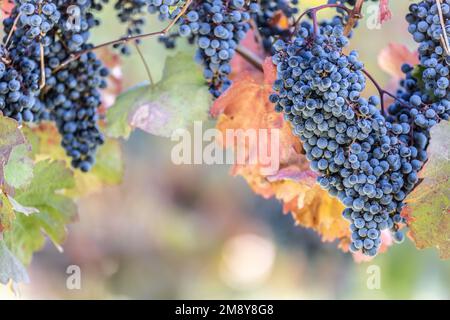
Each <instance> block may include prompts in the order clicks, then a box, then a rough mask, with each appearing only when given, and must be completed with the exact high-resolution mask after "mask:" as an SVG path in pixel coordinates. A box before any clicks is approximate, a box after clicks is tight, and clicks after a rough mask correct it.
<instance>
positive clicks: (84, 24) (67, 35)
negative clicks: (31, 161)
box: [0, 0, 108, 171]
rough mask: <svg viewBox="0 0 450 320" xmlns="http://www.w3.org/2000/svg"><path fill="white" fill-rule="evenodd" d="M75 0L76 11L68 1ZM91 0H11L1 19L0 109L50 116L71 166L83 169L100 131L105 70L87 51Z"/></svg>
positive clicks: (29, 117)
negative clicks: (11, 6) (8, 11)
mask: <svg viewBox="0 0 450 320" xmlns="http://www.w3.org/2000/svg"><path fill="white" fill-rule="evenodd" d="M74 4H76V6H77V13H78V16H77V17H75V18H76V19H74V17H73V16H72V14H73V11H72V10H70V6H72V5H74ZM99 6H100V5H99V4H98V3H97V4H96V3H94V2H93V1H92V0H77V1H75V2H74V3H68V2H67V1H64V0H57V1H51V2H50V1H42V0H27V1H16V2H15V7H14V9H13V11H12V14H11V16H10V17H9V18H7V19H5V20H4V28H5V33H6V36H5V38H4V40H3V42H4V43H3V46H2V50H1V57H2V63H1V64H0V74H1V77H0V79H1V80H0V108H1V111H2V113H3V114H4V115H6V116H9V117H13V118H15V119H16V120H18V121H19V122H21V121H22V120H23V121H33V122H40V121H44V120H50V121H54V122H55V123H56V126H57V128H58V130H59V132H60V134H61V136H62V146H63V147H64V148H65V150H66V152H67V155H68V156H70V157H71V158H72V165H73V167H75V168H79V169H80V170H82V171H88V170H89V169H90V168H91V166H92V164H93V163H94V159H95V151H96V148H97V146H98V145H100V144H102V143H103V136H102V134H101V132H100V130H99V128H98V125H97V122H98V115H97V109H98V107H99V106H100V92H99V89H102V88H105V87H106V81H105V80H104V77H105V76H107V74H108V70H107V69H106V68H104V67H103V66H102V63H101V62H100V61H99V60H98V59H97V58H96V56H95V54H94V53H92V52H87V53H84V54H81V55H80V57H79V58H78V59H74V60H73V61H72V62H70V63H68V64H67V65H63V63H64V62H65V61H68V60H69V59H71V58H72V57H73V55H76V54H78V53H80V52H83V51H85V50H87V49H89V48H91V47H92V45H91V44H89V42H88V39H89V35H90V30H91V29H92V28H93V27H94V26H96V25H98V23H99V22H98V21H97V20H96V19H95V18H94V16H93V13H92V12H91V11H92V10H93V9H95V8H99Z"/></svg>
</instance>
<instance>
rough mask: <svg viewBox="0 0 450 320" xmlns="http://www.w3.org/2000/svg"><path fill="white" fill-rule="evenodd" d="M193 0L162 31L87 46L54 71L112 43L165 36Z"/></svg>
mask: <svg viewBox="0 0 450 320" xmlns="http://www.w3.org/2000/svg"><path fill="white" fill-rule="evenodd" d="M192 2H193V0H187V1H186V3H185V4H184V5H183V7H182V9H181V11H180V13H178V15H177V16H176V17H175V18H174V19H173V20H172V21H171V22H170V23H169V24H168V25H167V26H166V27H165V28H164V29H162V30H160V31H155V32H150V33H143V34H138V35H136V36H128V37H125V38H120V39H116V40H112V41H108V42H105V43H101V44H99V45H96V46H93V47H91V48H87V49H85V50H82V51H80V52H77V53H74V54H71V55H70V57H69V58H68V59H67V60H65V61H63V62H62V63H61V64H60V65H59V66H58V67H56V68H55V69H54V70H53V72H57V71H58V70H60V69H61V68H63V67H65V66H67V65H68V64H69V63H71V62H72V61H75V60H77V59H79V58H80V57H81V56H82V55H83V54H86V53H88V52H91V51H94V50H97V49H100V48H103V47H107V46H110V45H114V44H121V43H128V42H130V41H133V40H138V39H143V38H149V37H153V36H164V35H166V34H167V33H168V32H169V31H170V29H172V27H173V26H174V25H175V23H177V21H178V20H179V19H180V18H181V16H183V15H184V14H185V13H186V11H187V9H188V8H189V6H190V5H191V4H192Z"/></svg>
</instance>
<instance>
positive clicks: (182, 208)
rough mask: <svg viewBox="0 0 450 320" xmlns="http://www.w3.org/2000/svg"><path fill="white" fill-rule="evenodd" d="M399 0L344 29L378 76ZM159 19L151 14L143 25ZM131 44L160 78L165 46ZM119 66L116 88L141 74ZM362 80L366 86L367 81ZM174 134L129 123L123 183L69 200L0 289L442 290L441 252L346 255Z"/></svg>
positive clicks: (300, 293) (127, 61) (94, 292)
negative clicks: (54, 227) (71, 212)
mask: <svg viewBox="0 0 450 320" xmlns="http://www.w3.org/2000/svg"><path fill="white" fill-rule="evenodd" d="M300 2H302V4H303V5H319V4H323V3H324V2H325V0H320V1H312V0H309V1H304V0H301V1H300ZM410 3H411V1H409V0H396V1H390V4H391V9H392V13H393V18H392V20H391V21H389V22H387V23H385V24H384V25H383V26H382V28H381V29H376V28H375V29H374V28H372V27H373V24H372V22H373V21H371V20H370V19H372V20H373V19H376V16H375V18H374V16H373V14H372V15H371V13H370V12H369V11H365V13H366V20H365V21H363V22H361V24H360V27H359V28H358V29H356V31H355V35H354V39H353V41H352V46H353V47H356V48H358V50H359V51H360V57H361V59H362V61H364V62H365V64H366V66H367V69H368V70H370V72H371V73H372V74H373V75H374V76H375V77H376V78H377V79H379V81H380V82H381V83H383V84H385V85H386V84H387V83H388V82H389V76H388V75H387V74H385V73H383V71H382V70H381V69H380V68H379V67H378V64H377V58H378V53H379V51H380V50H381V49H382V48H384V47H386V46H387V45H388V44H389V43H390V42H400V43H403V44H405V45H407V46H408V47H409V48H410V49H414V48H415V45H414V43H413V42H412V39H411V37H410V35H409V34H408V33H407V31H406V23H405V22H404V15H405V12H406V10H407V7H408V5H409V4H410ZM365 10H373V7H372V9H370V8H369V9H365ZM113 15H114V13H113V12H112V10H111V8H106V9H105V10H104V11H103V13H102V17H101V19H102V22H103V24H102V25H101V26H100V27H99V28H98V29H97V30H96V31H95V33H94V34H93V42H94V43H101V42H104V41H107V40H111V39H114V38H117V37H118V36H119V35H120V34H121V32H122V30H123V27H122V26H120V25H119V24H118V23H117V22H116V20H115V19H113ZM162 26H163V25H162V24H161V23H159V22H158V21H154V20H151V22H150V23H148V24H147V31H152V30H159V29H160V28H161V27H162ZM184 46H186V44H182V43H181V45H180V46H179V49H178V50H182V49H183V47H184ZM142 51H143V52H144V55H145V58H146V60H147V62H148V64H149V65H150V68H151V71H152V73H153V77H154V78H155V79H159V78H160V77H161V72H162V69H163V66H164V60H165V57H166V56H167V55H168V54H169V55H172V54H174V51H167V50H165V49H164V48H163V46H162V45H161V44H160V43H158V41H157V39H148V40H145V41H143V44H142ZM122 72H123V77H124V87H125V88H126V87H130V86H132V85H134V84H137V83H139V82H141V81H145V80H146V74H145V72H144V68H143V67H142V63H141V61H140V59H139V56H138V54H137V53H136V52H133V54H132V55H131V57H129V58H124V59H123V68H122ZM368 91H369V92H370V93H373V94H375V91H374V88H373V87H372V86H371V85H368ZM173 146H174V143H173V142H171V141H170V140H168V139H164V138H158V137H154V136H150V135H148V134H144V133H142V132H137V131H136V132H134V133H133V134H132V136H131V138H130V139H129V140H128V141H126V142H123V152H124V158H125V176H124V180H123V183H122V184H121V185H120V186H116V187H108V188H105V189H104V190H102V192H101V193H97V194H94V195H91V196H89V197H87V198H84V199H82V200H80V201H79V205H80V210H79V221H78V222H76V223H74V224H72V225H70V227H69V237H68V239H67V241H66V243H65V245H64V252H63V253H60V252H59V251H58V250H57V249H56V248H55V247H54V246H53V245H52V244H50V243H49V244H48V245H47V246H46V248H45V249H44V250H43V251H41V252H39V253H37V254H36V255H35V257H34V259H33V262H32V264H31V266H30V268H29V272H30V278H31V283H30V284H28V285H21V286H20V295H19V296H14V294H13V293H12V292H11V291H10V290H9V289H8V288H6V287H1V288H0V299H14V298H22V299H33V298H40V299H83V298H86V299H111V298H114V299H230V298H233V299H386V298H387V299H422V298H425V299H428V298H437V299H449V298H450V262H448V261H447V262H445V261H442V260H439V258H438V255H437V253H436V251H435V250H421V251H419V250H417V249H416V248H415V247H414V245H413V244H412V243H411V241H409V240H406V241H405V243H403V244H402V245H396V246H393V247H391V248H390V249H389V250H388V252H387V253H384V254H380V255H379V256H378V257H376V258H375V259H374V260H372V261H371V262H366V263H360V264H357V263H355V262H354V261H353V259H352V257H351V255H350V254H345V253H343V252H341V251H340V250H339V249H337V245H336V244H335V243H322V242H321V240H320V237H319V236H318V235H317V234H316V233H314V232H313V231H311V230H307V229H304V228H301V227H298V226H295V225H294V221H293V219H292V218H291V216H290V215H283V214H282V208H281V205H280V203H278V201H276V200H265V199H262V198H261V197H258V196H256V195H254V194H253V193H252V192H251V191H250V189H249V187H248V186H247V184H246V183H245V181H244V180H243V179H242V178H233V177H231V176H230V175H229V174H228V172H229V169H230V168H229V167H228V166H226V165H216V166H207V165H190V166H189V165H182V166H176V165H173V164H172V163H171V161H170V153H171V148H172V147H173ZM70 265H77V266H79V267H80V268H81V276H82V278H81V289H80V290H68V289H67V288H66V280H67V277H68V274H67V273H66V270H67V268H68V266H70ZM371 266H372V267H371ZM373 266H375V268H379V269H377V270H379V271H380V276H381V282H380V288H379V289H373V288H371V286H368V285H367V282H368V281H369V282H370V276H371V274H369V273H368V271H369V272H370V271H371V270H373V269H372V268H373Z"/></svg>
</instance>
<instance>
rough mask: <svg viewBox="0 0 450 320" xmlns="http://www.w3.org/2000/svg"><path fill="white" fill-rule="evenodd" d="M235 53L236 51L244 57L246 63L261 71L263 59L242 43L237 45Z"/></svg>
mask: <svg viewBox="0 0 450 320" xmlns="http://www.w3.org/2000/svg"><path fill="white" fill-rule="evenodd" d="M236 53H238V54H239V55H240V56H241V57H242V58H244V59H245V60H246V61H247V62H248V63H250V64H251V65H252V66H254V67H255V68H257V69H258V70H259V71H263V60H262V59H261V58H260V57H258V56H257V55H256V54H255V53H253V52H252V51H251V50H249V49H247V48H246V47H244V46H242V45H238V46H237V48H236Z"/></svg>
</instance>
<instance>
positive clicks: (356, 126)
mask: <svg viewBox="0 0 450 320" xmlns="http://www.w3.org/2000/svg"><path fill="white" fill-rule="evenodd" d="M312 30H313V29H312V27H311V26H310V25H308V24H303V25H302V28H300V30H299V32H298V34H297V36H296V37H295V38H294V40H292V41H290V42H288V43H286V42H284V41H277V42H276V43H275V45H274V48H275V50H276V51H277V53H276V54H275V55H274V56H273V62H274V63H275V64H276V66H277V74H278V78H277V80H276V81H275V83H274V89H275V91H276V93H274V94H273V95H271V97H270V99H271V101H272V102H274V103H276V110H277V111H279V112H283V113H284V115H285V118H286V120H288V121H289V122H291V124H292V126H293V130H294V133H295V134H296V135H298V136H299V137H300V139H301V140H302V142H303V147H304V149H305V151H306V153H307V154H306V156H307V158H308V159H309V160H310V161H311V168H312V169H313V170H315V171H317V172H318V173H319V178H318V182H319V184H320V185H321V186H322V187H323V188H325V189H326V190H328V192H329V193H330V194H331V195H332V196H336V197H338V198H339V199H340V200H341V201H342V203H343V204H344V205H345V206H346V207H347V209H345V211H344V213H343V214H344V217H346V218H347V219H349V220H350V221H351V222H352V224H351V226H350V228H351V231H352V244H351V247H350V249H351V250H352V251H358V250H361V251H362V252H363V253H364V254H366V255H370V256H374V255H376V253H377V251H378V249H379V247H380V245H381V231H382V230H384V229H390V230H391V231H392V232H394V238H395V239H397V240H398V241H402V240H403V234H402V233H401V231H399V230H398V229H399V224H400V223H402V222H403V218H402V217H401V216H400V211H401V208H402V201H403V200H404V199H405V197H406V192H405V190H409V188H410V186H413V185H415V184H416V183H417V181H418V177H417V170H414V169H413V168H410V169H411V170H407V168H406V167H408V165H409V164H410V159H411V157H412V155H413V156H414V155H416V152H417V148H415V147H414V146H409V145H408V142H409V141H407V143H403V141H402V140H403V139H404V137H406V136H408V135H409V134H410V130H411V126H410V125H409V124H407V123H401V124H400V123H391V122H389V121H386V119H385V117H384V116H383V115H382V114H381V113H380V111H379V109H378V105H379V103H380V100H379V98H378V97H375V96H372V97H370V98H369V99H368V100H366V99H364V98H363V97H361V92H362V91H363V90H364V88H365V76H364V74H363V72H362V69H363V64H362V63H361V62H360V61H359V60H358V55H357V53H356V52H355V51H352V52H350V54H349V55H345V54H344V53H343V49H344V48H345V47H346V45H347V43H348V38H347V37H345V36H344V35H343V27H342V26H339V25H335V26H330V25H328V26H322V27H321V28H319V30H320V31H319V33H318V34H314V33H313V31H312ZM408 168H409V167H408Z"/></svg>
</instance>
